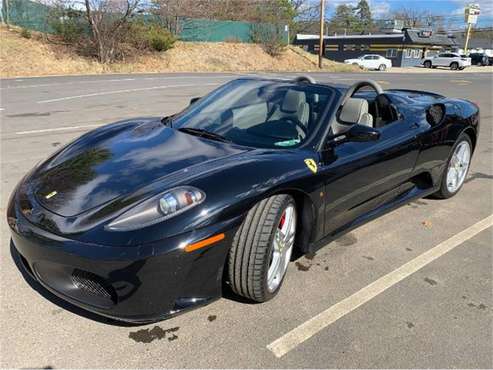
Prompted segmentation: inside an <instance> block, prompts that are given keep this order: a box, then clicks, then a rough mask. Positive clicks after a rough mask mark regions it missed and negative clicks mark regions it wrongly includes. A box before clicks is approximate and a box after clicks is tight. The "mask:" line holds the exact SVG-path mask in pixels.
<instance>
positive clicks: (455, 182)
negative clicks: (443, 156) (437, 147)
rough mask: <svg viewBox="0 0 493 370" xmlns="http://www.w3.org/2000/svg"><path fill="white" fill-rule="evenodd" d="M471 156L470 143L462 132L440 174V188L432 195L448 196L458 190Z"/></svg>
mask: <svg viewBox="0 0 493 370" xmlns="http://www.w3.org/2000/svg"><path fill="white" fill-rule="evenodd" d="M471 156H472V143H471V139H470V138H469V136H468V135H467V134H462V135H461V136H460V137H459V139H458V140H457V142H456V143H455V145H454V148H453V149H452V154H451V156H450V158H449V160H448V162H447V167H446V168H445V171H444V173H443V175H442V181H441V184H440V190H439V191H438V192H437V193H435V194H434V195H435V196H437V197H438V198H443V199H446V198H450V197H453V196H454V195H455V194H457V193H458V192H459V190H460V189H461V187H462V185H463V184H464V180H465V179H466V176H467V173H468V171H469V165H470V163H471Z"/></svg>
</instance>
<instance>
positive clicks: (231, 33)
mask: <svg viewBox="0 0 493 370" xmlns="http://www.w3.org/2000/svg"><path fill="white" fill-rule="evenodd" d="M179 24H180V26H179V37H180V39H181V40H183V41H210V42H219V41H228V40H231V41H232V40H236V41H239V42H251V23H248V22H235V21H215V20H209V19H187V18H185V19H180V22H179Z"/></svg>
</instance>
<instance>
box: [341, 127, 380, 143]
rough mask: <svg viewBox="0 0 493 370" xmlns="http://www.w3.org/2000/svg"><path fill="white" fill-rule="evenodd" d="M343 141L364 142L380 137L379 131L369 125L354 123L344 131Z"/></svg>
mask: <svg viewBox="0 0 493 370" xmlns="http://www.w3.org/2000/svg"><path fill="white" fill-rule="evenodd" d="M344 136H345V137H346V140H345V141H352V142H365V141H375V140H378V138H379V137H380V132H379V131H378V130H377V129H374V128H373V127H370V126H365V125H358V124H355V125H353V126H351V128H350V129H349V130H348V131H347V132H346V133H345V135H344Z"/></svg>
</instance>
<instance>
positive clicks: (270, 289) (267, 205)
mask: <svg viewBox="0 0 493 370" xmlns="http://www.w3.org/2000/svg"><path fill="white" fill-rule="evenodd" d="M296 225H297V213H296V203H295V201H294V199H293V198H292V197H291V196H289V195H287V194H279V195H275V196H272V197H270V198H267V199H264V200H262V201H261V202H259V203H258V204H257V205H255V207H253V208H252V209H251V210H250V211H249V212H248V214H247V216H246V218H245V220H244V221H243V223H242V225H241V226H240V228H239V229H238V232H237V233H236V235H235V237H234V240H233V245H232V247H231V250H230V252H229V259H228V277H229V283H230V285H231V288H232V290H233V291H234V292H235V293H236V294H238V295H241V296H243V297H245V298H249V299H251V300H254V301H257V302H265V301H268V300H269V299H271V298H273V297H274V296H275V295H276V294H277V292H278V291H279V289H280V287H281V285H282V282H283V280H284V276H285V275H286V271H287V268H288V264H289V261H290V259H291V254H292V252H293V245H294V241H295V237H296Z"/></svg>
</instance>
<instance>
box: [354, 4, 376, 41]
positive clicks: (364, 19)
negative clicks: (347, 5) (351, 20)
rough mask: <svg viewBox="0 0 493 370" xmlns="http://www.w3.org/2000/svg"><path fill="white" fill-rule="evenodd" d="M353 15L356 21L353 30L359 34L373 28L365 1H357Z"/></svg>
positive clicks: (368, 6)
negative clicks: (356, 23)
mask: <svg viewBox="0 0 493 370" xmlns="http://www.w3.org/2000/svg"><path fill="white" fill-rule="evenodd" d="M354 13H355V16H356V18H357V19H358V25H357V26H356V27H355V28H357V30H358V31H359V32H364V33H368V32H370V31H371V29H372V26H373V20H372V17H371V10H370V5H368V2H367V1H366V0H359V2H358V5H356V7H355V8H354Z"/></svg>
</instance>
